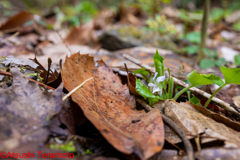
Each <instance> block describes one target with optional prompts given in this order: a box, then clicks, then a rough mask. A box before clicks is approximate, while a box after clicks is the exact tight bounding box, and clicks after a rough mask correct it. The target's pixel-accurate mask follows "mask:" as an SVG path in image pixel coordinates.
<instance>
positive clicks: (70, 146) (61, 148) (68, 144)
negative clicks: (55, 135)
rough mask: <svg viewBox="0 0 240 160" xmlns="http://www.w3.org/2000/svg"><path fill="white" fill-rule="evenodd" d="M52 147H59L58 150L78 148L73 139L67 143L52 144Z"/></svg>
mask: <svg viewBox="0 0 240 160" xmlns="http://www.w3.org/2000/svg"><path fill="white" fill-rule="evenodd" d="M50 148H51V149H57V150H59V149H60V150H63V151H66V152H75V151H76V148H75V146H74V144H73V142H72V141H70V142H68V143H66V144H51V145H50Z"/></svg>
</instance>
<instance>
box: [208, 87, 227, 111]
mask: <svg viewBox="0 0 240 160" xmlns="http://www.w3.org/2000/svg"><path fill="white" fill-rule="evenodd" d="M226 85H227V84H223V85H222V86H220V87H219V88H218V89H217V90H216V91H215V92H214V93H213V94H212V95H211V97H210V98H208V100H207V102H206V103H205V105H204V108H207V106H208V104H209V103H210V101H211V100H212V98H213V97H214V96H215V95H216V94H217V92H218V91H220V89H222V88H223V87H224V86H226Z"/></svg>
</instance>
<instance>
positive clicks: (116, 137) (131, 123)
mask: <svg viewBox="0 0 240 160" xmlns="http://www.w3.org/2000/svg"><path fill="white" fill-rule="evenodd" d="M99 65H100V66H99V67H98V68H95V65H94V60H93V57H90V56H88V55H80V54H79V53H75V54H73V55H72V56H71V57H66V61H65V63H64V65H63V69H62V71H61V73H62V79H63V84H64V87H65V88H66V89H67V90H68V91H71V90H73V89H74V88H75V87H76V86H78V85H79V84H81V83H82V82H83V81H84V80H86V79H88V78H90V77H94V79H93V80H91V81H89V82H87V83H86V84H84V86H83V87H82V88H81V89H79V90H77V91H76V92H75V93H73V94H72V99H73V101H74V102H76V103H77V104H78V105H79V106H80V107H81V109H82V110H83V112H84V115H85V116H86V117H87V118H88V119H89V120H90V121H91V122H92V123H93V124H94V126H95V127H96V128H97V129H98V130H99V131H100V133H101V134H102V135H103V136H104V137H105V138H106V140H107V141H108V142H109V143H110V144H111V145H112V146H113V147H114V148H116V149H117V150H119V151H121V152H123V153H125V154H131V153H135V154H136V155H138V156H139V157H140V158H141V159H147V158H149V157H151V156H152V155H154V154H155V153H157V152H159V151H160V150H161V149H162V147H163V143H164V130H163V122H162V119H161V114H160V112H159V111H158V110H156V109H153V110H152V111H150V112H148V113H144V112H143V111H137V110H136V108H135V105H134V104H135V100H134V98H133V97H131V96H130V94H129V90H128V88H127V86H126V85H122V84H121V82H120V80H119V78H118V77H117V75H115V74H114V73H113V72H112V70H111V69H110V68H109V67H107V66H106V65H105V64H104V62H102V61H100V62H99Z"/></svg>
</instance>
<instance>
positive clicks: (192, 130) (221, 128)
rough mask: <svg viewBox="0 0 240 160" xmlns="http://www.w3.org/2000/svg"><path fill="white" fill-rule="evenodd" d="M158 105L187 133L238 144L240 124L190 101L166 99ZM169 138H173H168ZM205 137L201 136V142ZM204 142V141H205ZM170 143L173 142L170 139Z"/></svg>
mask: <svg viewBox="0 0 240 160" xmlns="http://www.w3.org/2000/svg"><path fill="white" fill-rule="evenodd" d="M154 106H155V107H160V108H161V109H162V110H163V112H164V114H165V115H166V116H168V117H169V118H170V119H172V120H173V121H174V122H175V123H176V124H177V125H178V126H179V127H180V128H181V129H182V130H183V131H184V132H185V133H186V134H187V135H192V136H197V135H199V134H203V135H207V136H209V137H211V138H215V139H217V140H222V141H225V142H226V143H231V144H234V145H235V146H238V147H239V146H240V132H239V131H240V130H239V128H240V124H239V123H237V122H234V121H231V120H229V119H227V118H225V117H223V116H221V115H218V114H216V113H211V111H209V110H207V109H205V108H203V107H200V106H196V105H193V104H191V103H189V102H188V103H183V102H182V103H177V102H175V101H173V100H169V101H166V102H165V104H164V105H163V104H155V105H154ZM168 140H169V141H170V142H171V140H175V139H168ZM205 140H207V138H202V143H204V141H205ZM205 142H206V141H205ZM172 143H175V142H174V141H172Z"/></svg>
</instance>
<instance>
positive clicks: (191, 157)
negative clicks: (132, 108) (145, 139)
mask: <svg viewBox="0 0 240 160" xmlns="http://www.w3.org/2000/svg"><path fill="white" fill-rule="evenodd" d="M137 102H138V103H140V104H141V105H142V106H143V107H144V108H145V109H146V110H147V111H151V110H152V108H151V107H150V106H149V105H148V104H146V103H145V102H144V101H143V100H141V99H137ZM159 111H160V110H159ZM160 113H161V111H160ZM161 116H162V119H163V121H164V122H165V123H167V124H168V125H169V126H170V127H171V128H172V129H173V130H174V131H175V132H176V133H177V134H178V136H179V137H180V138H181V139H182V141H183V143H184V146H185V149H186V152H187V154H188V159H189V160H194V154H193V148H192V145H191V143H190V141H189V139H188V138H187V136H186V134H185V133H184V132H183V131H182V130H181V129H180V128H179V127H178V126H177V125H176V124H175V123H174V122H173V121H172V120H171V119H170V118H168V117H167V116H165V115H164V114H163V113H161Z"/></svg>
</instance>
